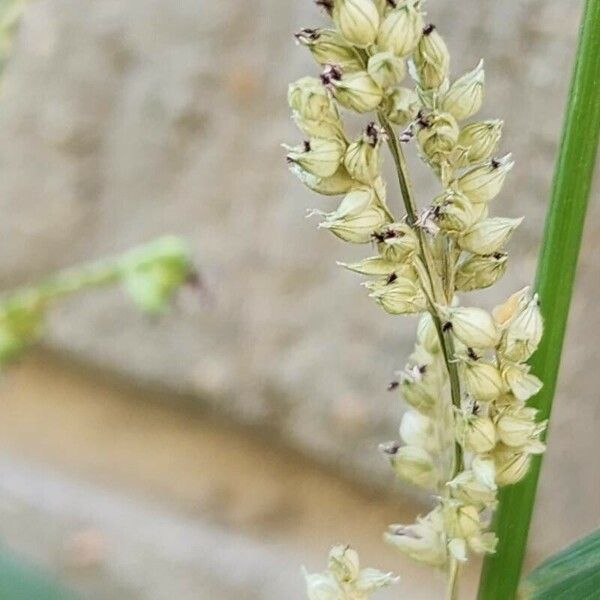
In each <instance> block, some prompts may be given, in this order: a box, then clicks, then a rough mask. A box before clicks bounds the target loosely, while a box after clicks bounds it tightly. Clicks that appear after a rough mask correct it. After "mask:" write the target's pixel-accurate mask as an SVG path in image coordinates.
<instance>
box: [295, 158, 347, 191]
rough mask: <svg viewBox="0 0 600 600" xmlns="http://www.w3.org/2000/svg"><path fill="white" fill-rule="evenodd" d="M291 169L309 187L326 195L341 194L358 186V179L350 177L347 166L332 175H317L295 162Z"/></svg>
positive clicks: (341, 167)
mask: <svg viewBox="0 0 600 600" xmlns="http://www.w3.org/2000/svg"><path fill="white" fill-rule="evenodd" d="M290 171H291V172H292V173H293V174H294V175H295V176H296V177H297V178H298V179H299V180H300V181H301V182H302V183H303V184H304V185H305V186H306V187H307V188H308V189H309V190H312V191H313V192H316V193H317V194H323V195H324V196H340V195H342V194H347V193H348V192H350V191H351V190H352V188H354V187H356V183H357V182H356V181H355V180H354V179H352V177H350V175H349V173H348V171H346V167H344V166H340V168H339V169H338V170H337V171H336V172H335V173H334V174H333V175H332V176H331V177H317V176H316V175H313V174H312V173H309V172H308V171H305V170H304V169H303V168H302V167H300V166H299V165H297V164H295V163H291V164H290Z"/></svg>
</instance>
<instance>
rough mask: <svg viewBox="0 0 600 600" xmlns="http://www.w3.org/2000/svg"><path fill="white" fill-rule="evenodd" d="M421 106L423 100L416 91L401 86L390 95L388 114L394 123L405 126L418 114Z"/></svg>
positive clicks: (387, 107)
mask: <svg viewBox="0 0 600 600" xmlns="http://www.w3.org/2000/svg"><path fill="white" fill-rule="evenodd" d="M420 107H421V101H420V100H419V96H417V94H416V93H415V91H414V90H411V89H409V88H404V87H401V88H398V89H397V90H394V91H393V92H392V93H391V94H390V95H389V96H388V98H387V106H386V114H387V117H388V119H389V120H390V121H391V122H392V123H394V124H396V125H400V126H404V125H407V124H408V123H409V122H410V121H412V120H413V119H414V118H415V117H416V116H417V113H418V112H419V109H420Z"/></svg>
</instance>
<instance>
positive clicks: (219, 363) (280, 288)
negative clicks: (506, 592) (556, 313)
mask: <svg viewBox="0 0 600 600" xmlns="http://www.w3.org/2000/svg"><path fill="white" fill-rule="evenodd" d="M580 4H581V3H580V2H577V1H576V0H544V1H542V0H525V1H522V2H503V3H497V2H492V1H488V0H486V1H482V0H460V1H458V2H457V1H450V0H431V1H430V2H429V10H430V14H431V19H432V20H434V21H435V22H437V23H438V24H439V26H440V29H441V31H442V32H443V33H444V34H445V35H446V36H447V39H448V42H449V46H450V48H451V51H452V55H453V60H454V64H455V72H459V71H460V70H462V69H466V68H470V67H472V66H473V65H475V64H476V61H477V60H478V59H479V57H481V56H483V57H484V58H485V59H486V61H487V67H488V82H489V83H488V101H487V104H486V108H485V111H484V112H483V114H484V115H485V116H500V117H502V118H504V119H505V120H506V136H505V142H504V148H505V149H507V150H508V149H510V150H512V151H513V152H514V154H515V158H516V159H517V161H518V162H517V168H516V170H515V171H514V173H513V175H512V176H511V178H510V181H509V183H508V184H507V186H506V188H505V191H504V193H503V195H502V197H501V198H500V199H498V201H497V205H498V208H499V210H500V211H501V213H502V214H505V215H510V216H518V215H524V216H526V218H527V219H526V221H525V224H524V226H523V227H522V229H521V230H520V232H519V234H518V235H517V239H516V241H515V243H514V245H513V255H514V258H513V261H512V265H511V269H510V273H509V275H508V277H507V278H506V279H505V281H504V282H503V283H502V285H500V286H498V288H496V289H495V290H494V292H493V293H491V294H487V295H484V301H486V302H492V301H494V300H499V299H500V297H501V296H503V295H506V294H508V293H509V292H510V291H512V290H513V289H516V288H518V287H519V286H522V285H523V284H525V283H527V282H529V281H530V280H531V278H532V274H533V269H534V263H535V254H536V251H537V246H538V243H539V239H540V235H541V229H542V223H543V214H544V209H545V206H546V199H547V197H548V189H549V186H550V177H551V171H552V164H553V159H554V156H555V152H556V149H557V143H558V135H559V129H560V122H561V119H562V113H563V104H564V97H565V94H566V89H567V85H568V78H569V72H570V64H571V60H572V56H573V52H574V40H575V35H576V30H577V23H578V17H579V15H578V12H579V8H580ZM315 22H318V15H317V13H316V11H315V10H314V9H313V7H312V3H311V2H309V0H296V1H294V2H282V1H281V0H248V1H246V2H210V1H209V0H179V1H178V2H170V3H165V2H164V1H162V0H128V2H122V0H87V1H86V2H83V3H82V2H81V0H40V1H38V2H36V3H34V4H32V5H31V6H30V7H28V9H27V14H26V18H25V21H24V26H23V28H22V31H21V34H20V36H19V39H18V43H17V45H16V49H15V55H14V59H13V61H12V63H11V64H10V66H9V69H8V72H7V75H6V80H5V81H4V82H3V99H2V103H1V105H0V131H2V136H1V139H0V166H1V168H2V178H1V180H0V210H1V214H2V219H1V220H0V276H1V279H2V282H3V285H5V286H8V285H14V284H16V283H19V282H24V281H30V280H32V279H34V278H35V277H38V276H40V275H42V274H44V273H47V272H49V271H50V270H51V269H55V268H58V267H61V266H66V265H70V264H72V263H75V262H77V261H79V260H82V259H85V258H90V257H96V256H100V255H103V254H106V253H110V252H116V251H119V250H121V249H125V248H128V247H129V246H131V245H132V244H137V243H140V242H144V241H146V240H149V239H151V238H153V237H154V236H156V235H159V234H162V233H164V232H169V233H177V234H181V235H184V236H186V238H187V239H189V241H190V243H191V244H192V245H193V247H194V252H195V255H196V257H197V261H198V264H199V266H200V268H201V270H202V272H203V276H204V279H205V282H206V285H207V287H208V289H209V294H208V295H207V296H206V297H203V298H202V299H200V301H198V299H197V298H196V297H193V295H192V294H187V295H186V296H185V297H184V298H182V301H181V306H180V307H179V308H178V309H177V310H175V311H174V312H173V313H172V314H171V315H170V316H168V317H167V318H165V319H162V320H161V321H160V322H150V321H148V320H147V319H145V318H143V317H141V316H139V315H138V314H137V312H136V311H135V310H134V309H133V308H132V307H130V306H129V305H128V304H127V301H126V300H124V298H123V296H122V295H121V294H119V293H117V292H114V293H113V292H107V293H100V294H95V295H93V296H89V297H86V298H78V299H77V300H76V301H73V302H69V303H68V304H66V305H64V306H62V307H61V308H60V309H59V310H57V312H56V315H55V317H54V318H53V319H52V323H51V331H50V336H49V340H50V343H51V344H52V345H53V346H55V347H57V348H60V349H62V350H66V351H69V352H72V353H74V354H75V355H76V356H77V357H79V358H80V359H83V360H86V361H91V362H93V363H95V364H97V365H99V366H101V367H103V368H106V369H108V370H111V371H114V372H118V373H120V374H124V375H126V376H128V377H131V378H132V379H134V380H136V381H138V382H141V383H144V384H155V385H161V386H164V387H166V388H169V389H172V390H173V391H174V392H181V393H186V394H187V393H191V394H193V395H195V396H197V397H198V399H199V401H201V402H203V403H208V404H210V405H212V406H214V407H215V408H216V409H218V410H219V411H221V412H223V413H225V414H228V415H231V416H232V418H235V419H237V420H240V421H243V422H246V423H250V424H254V425H259V426H263V427H268V428H269V429H271V430H274V431H275V432H277V433H278V434H279V435H280V436H281V437H282V438H283V439H284V440H285V441H286V442H287V443H288V444H289V445H291V446H293V447H295V448H297V449H299V450H301V451H302V452H304V453H306V454H309V455H311V456H313V457H315V458H316V459H318V460H320V461H322V462H326V463H329V464H331V465H337V466H338V467H339V468H340V469H342V470H343V471H344V472H345V473H346V474H350V475H352V476H356V477H359V478H361V479H362V480H363V481H367V482H371V483H373V482H381V481H388V479H386V476H385V475H384V473H387V470H386V467H385V465H384V464H383V462H382V461H381V460H380V458H379V457H378V456H377V453H376V452H375V448H376V444H377V443H378V442H379V441H381V440H382V439H387V438H389V437H390V436H394V430H395V427H396V424H397V421H398V416H399V411H400V407H399V403H398V400H397V399H396V398H393V397H391V396H389V395H387V394H386V392H385V387H386V383H387V382H388V381H389V379H390V377H391V375H392V373H393V371H394V369H396V368H399V367H401V366H402V364H403V361H404V359H405V356H406V354H407V352H408V351H409V347H410V343H411V339H412V334H413V327H412V326H411V325H410V324H409V322H408V321H406V320H400V319H392V318H391V317H386V316H385V315H384V314H382V313H381V312H380V311H379V310H378V309H376V308H375V307H374V306H373V305H372V304H371V303H370V301H368V299H366V298H365V294H364V292H363V291H362V289H361V288H360V287H359V286H358V280H357V278H355V277H353V276H352V275H350V274H348V273H346V272H343V271H341V270H339V269H338V268H337V267H336V266H335V260H344V259H345V260H347V259H349V258H351V257H359V256H363V255H364V254H365V252H364V249H362V248H360V249H350V248H348V247H346V246H344V245H342V244H341V243H338V242H337V241H336V240H334V239H331V238H329V237H328V236H327V235H325V234H324V233H323V232H318V231H316V229H315V223H314V222H312V221H307V220H305V219H304V212H305V209H306V208H307V207H311V206H314V205H315V204H317V203H318V204H322V202H323V201H322V200H321V199H318V198H315V197H310V196H309V193H308V192H306V191H305V190H303V189H302V188H301V187H300V185H299V184H298V183H297V182H296V181H295V180H294V179H293V178H292V177H291V176H290V175H289V174H288V173H287V171H286V168H285V165H284V163H283V161H282V151H281V149H280V148H279V146H278V145H279V143H280V142H281V141H282V140H284V139H285V140H294V139H295V137H296V136H297V134H296V133H295V132H294V129H293V127H292V125H291V123H290V120H289V118H288V113H287V107H286V105H285V90H286V85H287V82H288V81H290V80H291V79H294V78H297V77H300V76H302V75H304V74H306V73H311V72H312V73H315V72H316V70H315V68H314V67H313V65H312V64H311V62H310V60H309V59H308V57H307V56H305V54H304V53H303V52H302V51H301V50H300V49H298V48H296V47H295V46H294V45H293V43H292V42H291V37H290V35H291V33H292V32H293V31H294V30H295V29H297V28H298V27H299V26H301V25H310V24H312V23H315ZM415 172H416V176H415V182H416V187H417V190H418V195H419V197H420V199H421V200H426V199H427V198H430V197H431V196H432V194H433V193H434V192H435V189H434V186H433V182H432V180H431V179H430V178H429V176H428V174H427V173H426V172H425V171H424V170H421V169H419V168H418V167H415ZM325 204H326V205H327V206H330V205H331V204H330V202H327V201H326V202H325ZM392 204H394V201H393V198H392ZM599 217H600V213H599V211H598V208H597V207H596V206H595V205H594V206H593V208H592V214H591V218H590V221H589V224H588V235H587V242H586V248H585V251H584V253H583V262H582V268H581V274H580V289H579V293H578V297H577V299H576V302H575V306H574V314H573V319H572V323H573V328H572V332H571V337H570V341H569V348H568V353H567V357H566V360H565V367H564V371H563V379H562V386H561V398H560V403H559V407H558V410H557V413H558V414H557V420H556V423H555V426H554V431H553V434H554V440H553V444H554V446H553V449H552V450H551V452H550V455H549V460H548V463H547V470H546V478H545V482H544V490H543V491H544V495H543V499H542V511H541V512H540V514H541V515H542V517H543V518H544V519H545V520H546V522H551V523H553V525H552V527H548V526H545V527H540V528H539V531H540V536H539V537H538V538H537V539H538V540H539V543H540V545H541V547H544V548H548V547H552V546H556V545H559V544H561V543H562V542H563V541H564V538H565V537H574V536H576V535H578V534H579V533H581V532H582V531H585V530H586V529H587V528H589V527H591V526H592V525H593V524H595V523H596V522H597V519H598V516H599V515H598V507H597V504H596V499H597V497H598V492H599V491H600V490H599V489H598V487H599V485H600V483H599V479H600V478H598V476H597V468H596V466H595V465H594V464H593V461H589V460H585V461H582V457H586V458H589V457H590V456H592V455H595V454H597V452H598V438H597V436H596V435H594V432H595V430H596V428H597V426H598V423H599V422H600V417H599V415H598V411H599V409H598V406H600V404H598V402H597V400H596V390H597V388H598V383H599V381H598V374H597V369H596V365H595V360H596V357H595V348H594V337H595V336H594V334H595V333H597V332H598V331H599V328H600V315H599V314H598V311H596V310H595V298H596V297H597V294H598V292H599V291H600V290H599V287H598V283H597V282H598V275H597V264H595V261H594V256H595V254H596V251H597V248H596V245H597V239H598V235H597V233H598V229H599V228H600V219H599ZM575 407H576V408H575ZM559 473H560V475H559ZM382 477H383V479H382ZM582 485H583V486H584V487H585V488H586V493H581V487H582ZM572 514H577V515H578V516H577V518H575V517H573V519H571V518H570V517H566V516H565V515H572ZM550 519H551V520H550Z"/></svg>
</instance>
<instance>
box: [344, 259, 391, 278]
mask: <svg viewBox="0 0 600 600" xmlns="http://www.w3.org/2000/svg"><path fill="white" fill-rule="evenodd" d="M337 264H338V265H340V267H344V268H346V269H348V270H349V271H354V272H355V273H359V274H361V275H379V276H387V277H389V276H390V275H391V274H392V273H394V272H395V271H396V270H397V269H398V268H399V265H397V264H396V263H393V262H390V261H389V260H385V259H384V258H381V257H380V256H373V257H371V258H365V259H364V260H361V261H360V262H357V263H351V264H348V263H343V262H338V263H337Z"/></svg>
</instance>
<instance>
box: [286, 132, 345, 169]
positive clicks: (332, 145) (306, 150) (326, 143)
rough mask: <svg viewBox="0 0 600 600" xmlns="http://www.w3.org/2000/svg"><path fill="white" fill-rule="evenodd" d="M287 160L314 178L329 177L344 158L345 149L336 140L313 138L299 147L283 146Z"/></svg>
mask: <svg viewBox="0 0 600 600" xmlns="http://www.w3.org/2000/svg"><path fill="white" fill-rule="evenodd" d="M284 147H285V148H286V149H287V150H288V155H287V160H288V162H289V163H294V164H297V165H299V166H300V167H302V168H303V169H304V170H305V171H308V172H309V173H312V174H313V175H315V176H316V177H331V176H332V175H334V174H335V172H336V171H337V170H338V167H339V166H340V163H341V162H342V159H343V157H344V152H345V147H344V144H342V142H340V141H339V140H337V139H328V140H325V139H320V138H315V139H312V140H310V141H306V142H304V143H303V144H301V145H299V146H295V147H292V146H284Z"/></svg>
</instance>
